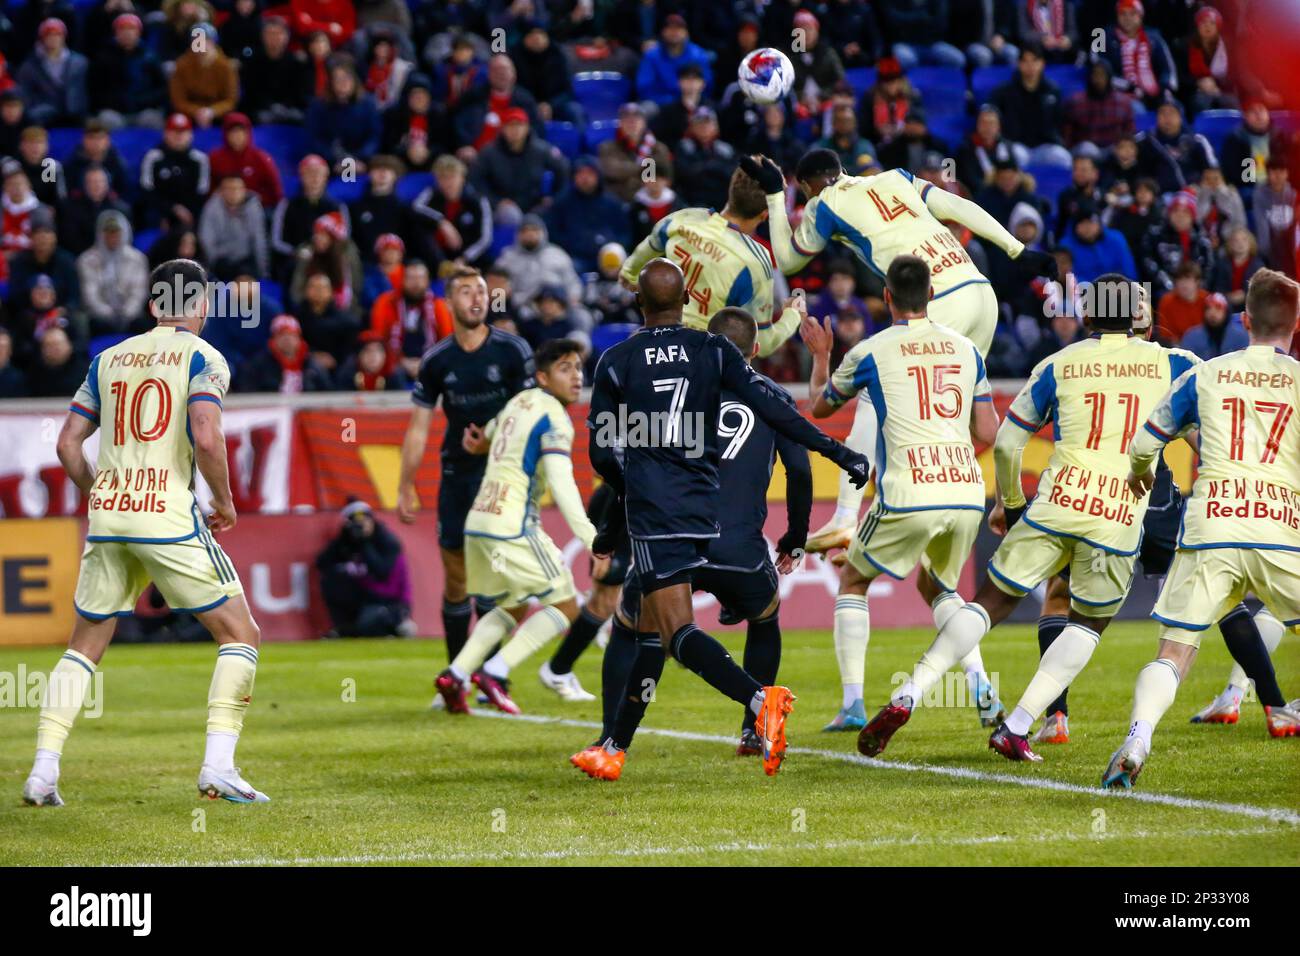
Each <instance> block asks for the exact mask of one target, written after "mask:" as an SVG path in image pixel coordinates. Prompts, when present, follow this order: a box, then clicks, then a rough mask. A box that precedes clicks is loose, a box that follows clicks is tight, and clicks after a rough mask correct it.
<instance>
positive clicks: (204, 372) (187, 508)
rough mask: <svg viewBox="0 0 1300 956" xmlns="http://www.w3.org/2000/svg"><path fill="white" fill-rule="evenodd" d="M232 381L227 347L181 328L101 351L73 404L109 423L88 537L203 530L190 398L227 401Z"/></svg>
mask: <svg viewBox="0 0 1300 956" xmlns="http://www.w3.org/2000/svg"><path fill="white" fill-rule="evenodd" d="M229 387H230V369H229V367H228V366H227V365H226V360H225V359H224V358H222V357H221V353H219V352H218V351H217V350H216V349H215V348H213V347H212V346H211V345H209V344H208V343H207V342H204V341H203V340H202V339H200V338H199V337H198V336H197V335H193V334H191V333H189V332H187V331H185V330H184V329H177V328H173V327H171V326H159V327H157V328H154V329H152V330H151V331H149V332H147V333H145V334H144V335H137V336H133V337H132V338H129V339H127V340H126V341H125V342H122V343H119V344H118V345H115V346H113V347H112V348H109V349H106V350H105V351H103V352H101V353H100V354H99V355H97V356H96V357H95V359H94V361H92V362H91V363H90V370H89V371H88V372H87V373H86V379H85V381H84V382H82V384H81V387H80V388H79V389H77V394H76V397H75V398H74V399H73V402H72V406H71V410H72V411H73V412H75V413H77V414H79V415H83V416H85V417H86V418H88V419H90V420H91V421H92V422H95V423H96V424H97V425H99V426H100V429H101V433H100V440H99V454H98V457H97V460H96V466H95V480H94V483H93V485H92V486H91V489H90V494H89V496H88V498H87V514H88V517H89V529H88V534H87V540H90V541H119V540H121V541H153V542H164V541H183V540H185V539H186V538H190V537H193V536H194V535H195V534H197V533H198V529H199V520H200V519H199V514H198V506H197V504H196V502H195V500H194V491H193V480H194V444H193V442H192V440H191V438H190V434H189V411H188V406H189V405H190V404H192V403H194V402H202V401H210V402H215V403H216V404H217V405H218V406H219V405H220V404H221V401H222V399H223V398H224V397H225V394H226V390H227V389H228V388H229Z"/></svg>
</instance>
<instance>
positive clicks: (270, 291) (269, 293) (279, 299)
mask: <svg viewBox="0 0 1300 956" xmlns="http://www.w3.org/2000/svg"><path fill="white" fill-rule="evenodd" d="M257 285H258V292H259V293H260V294H261V295H264V296H266V298H267V299H268V300H270V301H272V302H275V303H277V304H278V305H279V306H280V308H282V309H283V308H287V306H286V305H285V303H284V288H283V287H282V286H281V285H280V283H278V282H276V281H275V280H274V279H260V280H258V284H257ZM270 318H272V319H273V318H275V316H271V317H270Z"/></svg>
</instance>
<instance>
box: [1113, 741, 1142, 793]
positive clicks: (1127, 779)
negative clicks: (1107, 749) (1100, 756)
mask: <svg viewBox="0 0 1300 956" xmlns="http://www.w3.org/2000/svg"><path fill="white" fill-rule="evenodd" d="M1150 755H1151V753H1150V751H1149V750H1147V745H1146V744H1145V743H1143V741H1142V738H1141V737H1129V738H1127V739H1126V740H1125V741H1124V742H1123V743H1122V744H1120V745H1119V750H1116V751H1115V752H1114V753H1113V754H1111V757H1110V763H1109V764H1107V765H1106V772H1105V773H1104V774H1102V775H1101V785H1102V787H1103V788H1104V789H1106V790H1114V789H1121V788H1122V789H1124V790H1132V789H1133V784H1134V783H1135V782H1136V781H1137V778H1138V774H1140V773H1141V772H1142V768H1143V767H1144V766H1145V765H1146V762H1147V757H1149V756H1150Z"/></svg>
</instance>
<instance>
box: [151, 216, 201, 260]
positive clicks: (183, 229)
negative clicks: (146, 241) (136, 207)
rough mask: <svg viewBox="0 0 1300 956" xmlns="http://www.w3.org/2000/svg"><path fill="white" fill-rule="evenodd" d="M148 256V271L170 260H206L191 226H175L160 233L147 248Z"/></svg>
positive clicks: (197, 235) (197, 236)
mask: <svg viewBox="0 0 1300 956" xmlns="http://www.w3.org/2000/svg"><path fill="white" fill-rule="evenodd" d="M148 256H149V268H150V269H157V268H158V267H159V266H160V265H162V264H163V263H164V262H167V261H169V260H171V259H193V260H194V261H195V262H205V261H206V260H207V256H206V255H205V254H204V252H203V246H202V245H200V244H199V234H198V233H197V232H195V230H194V227H193V226H175V227H173V228H171V229H169V230H167V231H166V232H164V233H162V234H161V235H160V236H159V237H158V238H157V239H156V240H155V241H154V243H153V244H152V245H151V246H150V247H149V252H148Z"/></svg>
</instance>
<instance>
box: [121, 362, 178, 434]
mask: <svg viewBox="0 0 1300 956" xmlns="http://www.w3.org/2000/svg"><path fill="white" fill-rule="evenodd" d="M108 388H109V391H111V392H112V393H113V444H114V445H122V444H125V442H126V426H127V421H128V415H127V402H126V393H127V385H126V382H110V383H109V386H108ZM150 392H157V393H158V410H157V412H156V413H155V417H154V420H153V424H152V425H150V426H149V427H148V428H145V427H144V422H143V421H142V419H143V405H144V400H145V396H147V395H148V394H149V393H150ZM129 420H130V425H131V437H132V438H134V439H135V440H136V441H140V442H145V441H157V440H158V439H159V438H162V437H163V435H165V434H167V426H168V425H170V424H171V420H172V393H171V389H169V388H168V387H167V384H166V383H165V382H163V380H162V379H160V378H147V379H145V380H144V381H143V382H141V383H140V384H139V385H138V386H136V389H135V394H134V395H132V396H131V412H130V416H129Z"/></svg>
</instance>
